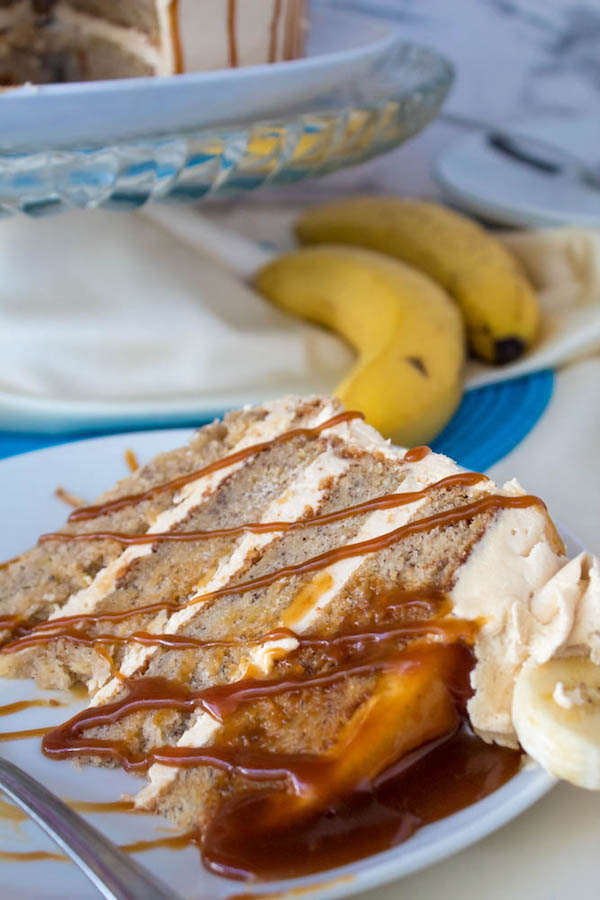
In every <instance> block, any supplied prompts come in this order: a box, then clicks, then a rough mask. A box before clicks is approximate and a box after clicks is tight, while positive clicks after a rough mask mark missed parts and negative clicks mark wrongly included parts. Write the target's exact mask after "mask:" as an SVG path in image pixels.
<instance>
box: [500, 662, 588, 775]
mask: <svg viewBox="0 0 600 900" xmlns="http://www.w3.org/2000/svg"><path fill="white" fill-rule="evenodd" d="M512 712H513V721H514V724H515V729H516V732H517V735H518V738H519V742H520V744H521V746H522V747H523V749H524V750H526V751H527V753H529V755H530V756H532V757H533V758H534V759H535V760H537V762H539V763H541V765H542V766H543V767H544V768H545V769H547V770H548V771H549V772H550V773H551V774H552V775H555V776H556V777H557V778H564V779H565V780H566V781H571V782H573V784H577V785H579V786H580V787H585V788H590V789H592V790H600V666H597V665H595V664H594V663H593V662H592V661H591V660H590V659H587V658H585V657H581V656H572V657H564V658H562V659H552V660H550V662H547V663H544V664H543V665H539V666H525V667H524V668H523V669H522V670H521V672H520V673H519V675H518V676H517V680H516V683H515V691H514V695H513V708H512Z"/></svg>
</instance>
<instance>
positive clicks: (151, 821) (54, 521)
mask: <svg viewBox="0 0 600 900" xmlns="http://www.w3.org/2000/svg"><path fill="white" fill-rule="evenodd" d="M188 435H189V430H188V429H179V430H165V431H154V432H144V433H135V434H130V435H117V436H114V437H108V438H96V439H94V440H89V441H80V442H78V443H73V444H67V445H63V446H60V447H55V448H52V449H50V450H41V451H38V452H36V453H30V454H25V455H23V456H18V457H13V458H12V459H8V460H4V461H3V462H1V463H0V496H2V498H3V501H2V504H3V510H4V521H5V527H4V531H3V534H2V541H1V543H0V557H1V558H2V559H8V558H9V557H12V556H14V555H15V554H17V553H19V552H20V551H23V550H24V549H26V548H27V547H29V546H31V545H32V544H33V543H34V542H35V540H36V538H37V536H38V535H39V534H40V532H42V531H46V530H50V529H52V528H55V527H57V526H59V525H60V524H61V523H62V522H63V521H64V518H65V512H66V510H65V507H64V505H63V504H62V503H60V502H59V501H58V500H57V499H56V498H55V497H54V489H55V488H56V486H57V485H58V484H63V485H65V486H67V487H68V488H69V489H70V490H72V491H74V492H75V493H78V494H80V495H81V496H83V497H84V498H92V497H93V496H94V495H96V494H98V493H100V491H102V490H104V489H105V488H107V487H108V486H109V485H110V484H112V483H113V482H114V481H116V479H117V478H119V477H122V476H123V475H124V474H125V462H124V451H125V450H126V449H132V450H133V451H134V452H135V453H136V454H137V455H138V457H139V458H140V459H141V460H142V461H143V460H147V459H149V458H150V457H151V456H153V455H154V454H155V453H158V452H160V451H163V450H167V449H170V448H172V447H174V446H177V445H178V444H181V443H183V442H184V441H185V440H186V438H187V436H188ZM567 542H568V547H567V549H568V552H569V553H571V554H575V553H577V552H578V551H579V550H580V549H581V547H580V545H579V544H578V542H577V541H575V540H573V539H570V538H568V537H567ZM39 695H40V692H39V691H37V690H36V689H35V687H34V686H32V684H31V683H30V682H11V681H2V682H0V704H5V703H10V702H13V701H15V700H18V699H24V698H28V697H33V696H39ZM50 696H60V695H57V694H56V693H54V694H50ZM81 706H82V704H81V703H72V705H71V706H70V708H69V711H68V714H69V715H71V714H74V713H75V712H76V711H77V710H78V709H79V708H81ZM65 717H66V711H65V710H64V709H56V710H55V709H33V710H28V711H26V712H23V713H19V714H17V715H13V716H10V717H6V718H4V719H3V721H2V726H1V730H2V731H9V730H10V731H12V730H20V729H27V728H36V727H42V726H46V725H53V724H58V723H59V722H60V721H63V720H64V718H65ZM0 750H1V752H2V754H3V755H5V756H6V757H7V758H8V759H11V760H13V761H14V762H16V763H17V764H19V765H21V766H22V767H24V768H25V769H26V770H27V771H29V772H31V774H33V775H34V776H35V777H36V778H38V779H40V780H41V781H42V782H44V783H45V784H47V785H48V786H49V787H50V788H51V789H52V790H53V791H55V792H56V793H57V794H58V795H60V796H62V797H65V798H68V799H74V800H86V801H99V800H101V801H106V800H112V799H117V798H118V797H119V795H120V794H122V793H127V792H136V791H137V790H138V788H139V785H140V781H139V779H137V778H136V777H134V776H129V775H126V774H124V773H122V772H118V771H113V770H108V769H87V768H85V769H80V770H78V769H77V768H75V767H74V766H73V765H72V764H71V763H69V762H62V763H57V762H51V761H49V760H47V759H45V758H44V757H43V756H42V754H41V752H40V747H39V740H38V739H32V740H27V741H15V742H6V743H3V744H2V745H1V746H0ZM553 784H554V780H553V779H552V778H551V777H550V776H549V775H548V774H546V773H545V772H544V771H542V770H541V769H540V768H538V767H537V766H535V765H532V766H530V767H525V768H524V769H523V770H522V771H521V772H520V773H519V774H518V775H516V776H515V777H514V778H513V779H512V780H511V781H510V782H508V783H507V784H506V785H504V787H502V788H501V789H500V790H498V791H496V792H495V793H494V794H491V795H490V796H489V797H486V798H485V799H484V800H482V801H480V802H479V803H476V804H474V805H473V806H470V807H468V808H467V809H465V810H463V811H462V812H459V813H457V814H455V815H453V816H450V817H448V818H447V819H444V820H442V821H440V822H436V823H435V824H433V825H430V826H427V827H426V828H423V829H421V830H420V831H419V832H417V834H416V835H415V836H414V837H413V838H411V839H410V840H409V841H407V842H406V843H405V844H403V845H401V846H399V847H397V848H394V849H392V850H388V851H386V852H385V853H380V854H377V855H375V856H372V857H370V858H368V859H364V860H361V861H359V862H357V863H354V864H352V865H349V866H345V867H343V868H341V869H337V870H335V871H330V872H327V873H321V874H318V875H315V876H311V877H309V878H303V879H296V880H294V881H288V882H285V883H283V882H277V883H272V884H269V885H268V887H267V888H266V889H267V891H269V892H271V891H273V892H277V891H284V892H285V890H287V889H298V888H303V889H308V890H310V897H311V898H314V900H333V898H336V897H345V896H349V895H350V894H353V893H357V892H359V891H361V890H366V889H367V888H371V887H374V886H377V885H381V884H385V883H387V882H390V881H393V880H394V879H397V878H400V877H402V876H404V875H407V874H408V873H410V872H415V871H417V870H418V869H422V868H424V867H426V866H429V865H431V864H432V863H433V862H436V861H438V860H440V859H443V858H444V857H446V856H449V855H450V854H452V853H455V852H456V851H458V850H460V849H462V848H464V847H467V846H468V845H470V844H472V843H474V842H475V841H478V840H479V839H480V838H482V837H484V836H485V835H487V834H490V833H491V832H493V831H495V830H496V829H498V828H500V826H502V825H504V824H506V823H507V822H509V821H510V820H511V819H513V818H514V817H515V816H517V815H519V813H521V812H522V811H523V810H525V809H526V808H527V807H529V806H531V804H533V803H534V802H535V801H536V800H537V799H538V798H539V797H541V796H542V795H543V794H545V793H546V792H547V791H549V790H550V788H551V787H552V786H553ZM90 819H91V820H92V821H93V822H94V824H95V825H97V826H98V827H99V828H101V829H102V830H103V831H105V832H106V833H107V834H108V835H109V836H110V837H111V838H112V839H113V840H114V841H116V842H118V843H128V842H132V841H137V840H141V839H153V838H160V837H164V836H165V835H164V832H161V828H163V829H164V828H168V826H167V824H166V823H165V822H164V821H161V820H159V819H157V818H156V817H154V816H139V815H138V816H132V815H123V814H118V815H115V814H111V815H106V814H103V815H98V814H95V815H92V816H90ZM53 849H54V848H53V845H52V844H51V842H50V841H48V840H47V839H46V838H45V837H43V836H42V834H41V833H40V831H39V830H38V829H37V828H36V827H35V826H34V825H33V824H31V823H29V822H26V823H23V824H21V825H19V826H18V827H17V826H15V825H14V824H13V823H10V822H8V821H6V820H4V819H1V818H0V850H10V851H17V852H29V851H32V850H49V851H52V850H53ZM139 859H140V860H141V861H142V862H143V863H144V864H145V865H147V866H148V867H149V868H150V869H152V870H153V871H154V872H156V873H157V874H159V875H160V877H161V878H162V879H163V880H164V881H165V882H166V883H167V884H170V885H171V886H172V887H173V890H174V891H177V892H178V893H179V894H180V895H181V896H182V897H185V898H190V900H191V898H196V900H224V898H226V897H228V896H231V895H232V894H239V893H240V892H242V893H243V892H244V887H243V886H241V885H240V884H239V883H234V882H230V881H226V880H223V879H219V878H217V877H215V876H212V875H209V874H208V873H207V872H206V871H205V870H204V869H203V868H202V865H201V863H200V858H199V854H198V853H197V851H195V850H193V849H187V850H184V851H173V850H164V849H160V850H153V851H151V852H147V853H144V854H143V855H141V856H140V857H139ZM41 885H43V888H42V887H40V886H41ZM248 890H250V891H252V890H254V891H257V892H260V890H261V886H260V885H258V886H255V887H254V888H249V889H248ZM262 890H263V891H264V890H265V887H264V886H262ZM303 892H304V891H302V893H303ZM298 893H299V892H298ZM0 896H1V897H2V900H17V898H18V900H34V898H35V900H39V898H44V900H64V898H65V897H77V898H78V900H87V898H89V900H93V898H95V897H97V894H96V893H95V891H94V889H93V888H92V887H91V886H90V885H89V884H88V883H87V882H86V880H85V879H84V877H83V876H82V875H81V874H80V873H79V872H78V871H77V869H76V868H75V867H74V866H72V865H70V864H67V863H65V862H52V861H51V862H48V861H43V862H28V863H26V864H24V863H23V862H18V863H13V862H2V861H0ZM292 896H297V894H293V895H292Z"/></svg>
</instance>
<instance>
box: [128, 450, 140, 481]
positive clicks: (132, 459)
mask: <svg viewBox="0 0 600 900" xmlns="http://www.w3.org/2000/svg"><path fill="white" fill-rule="evenodd" d="M125 465H126V466H127V468H128V469H129V471H130V472H131V474H132V475H133V474H134V473H135V472H137V471H138V469H139V467H140V464H139V461H138V458H137V456H136V455H135V453H134V452H133V450H131V449H127V450H126V451H125Z"/></svg>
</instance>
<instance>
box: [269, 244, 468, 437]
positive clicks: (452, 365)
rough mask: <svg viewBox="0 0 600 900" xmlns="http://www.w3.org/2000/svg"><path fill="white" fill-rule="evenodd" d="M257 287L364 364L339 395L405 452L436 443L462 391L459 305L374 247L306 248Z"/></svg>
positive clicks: (282, 262) (276, 267)
mask: <svg viewBox="0 0 600 900" xmlns="http://www.w3.org/2000/svg"><path fill="white" fill-rule="evenodd" d="M255 284H256V287H257V288H258V290H259V291H261V292H262V293H263V294H264V295H265V296H266V297H267V298H268V299H269V300H271V301H272V302H273V303H275V304H276V305H277V306H279V307H281V308H282V309H283V310H286V311H287V312H289V313H292V314H294V315H297V316H301V317H303V318H305V319H309V320H311V321H313V322H316V323H317V324H320V325H324V326H326V327H328V328H331V329H333V330H334V331H336V332H338V334H340V335H341V336H342V337H344V338H345V339H346V340H347V341H348V342H349V343H350V344H351V345H352V346H353V347H354V348H355V349H356V351H357V353H358V360H357V362H356V364H355V366H354V367H353V369H352V371H351V372H350V373H349V374H348V376H347V378H346V379H345V380H344V382H343V383H342V384H341V385H340V386H339V387H338V389H337V391H336V394H337V395H338V396H339V397H340V398H341V399H342V400H343V401H344V403H345V404H346V406H347V408H350V409H360V410H362V411H363V412H364V413H365V414H366V417H367V420H368V421H369V422H370V424H371V425H374V426H375V428H377V429H378V430H379V431H381V432H382V433H383V434H384V435H386V436H387V437H391V438H392V439H393V440H394V441H396V442H397V443H400V444H403V445H409V446H410V445H414V444H421V443H425V442H427V441H429V440H430V439H431V438H433V437H434V436H435V435H436V434H437V433H438V432H439V431H440V430H441V429H442V428H443V426H444V425H445V424H446V422H447V421H448V419H449V418H450V417H451V416H452V414H453V413H454V411H455V409H456V407H457V405H458V403H459V400H460V397H461V393H462V370H463V364H464V357H465V347H464V329H463V323H462V318H461V315H460V313H459V310H458V307H457V306H456V304H455V303H453V302H452V300H451V299H450V298H449V297H448V295H447V294H446V293H445V291H444V290H442V288H440V287H439V286H438V285H436V284H435V282H433V281H432V280H431V279H430V278H428V277H427V276H425V275H422V274H421V273H420V272H418V271H417V270H416V269H413V268H411V267H410V266H407V265H405V264H403V263H401V262H399V261H398V260H395V259H391V258H389V257H386V256H383V255H382V254H379V253H374V252H372V251H369V250H361V249H359V248H356V247H347V246H322V247H309V248H305V249H302V250H298V251H296V252H293V253H289V254H287V255H286V256H282V257H281V258H279V259H276V260H275V261H274V262H272V263H270V264H269V265H267V266H265V268H263V269H262V270H261V271H259V272H258V274H257V275H256V279H255Z"/></svg>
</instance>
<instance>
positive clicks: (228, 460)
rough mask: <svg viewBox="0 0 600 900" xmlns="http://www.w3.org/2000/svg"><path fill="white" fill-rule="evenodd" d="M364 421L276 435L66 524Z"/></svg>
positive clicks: (76, 513) (338, 419)
mask: <svg viewBox="0 0 600 900" xmlns="http://www.w3.org/2000/svg"><path fill="white" fill-rule="evenodd" d="M364 418H365V416H364V413H361V412H356V411H352V410H349V411H348V412H341V413H338V415H336V416H333V417H332V418H331V419H327V421H325V422H321V424H320V425H315V426H314V427H312V428H294V429H292V430H291V431H284V432H283V433H282V434H278V435H276V436H275V437H274V438H272V439H271V440H269V441H261V442H260V443H258V444H250V445H249V446H248V447H244V448H243V449H242V450H238V451H237V452H235V453H230V454H229V455H228V456H223V457H221V458H220V459H217V460H216V461H215V462H213V463H209V465H207V466H204V467H203V468H201V469H197V470H196V471H194V472H190V473H188V474H187V475H180V476H179V477H178V478H173V479H172V480H171V481H164V482H162V483H161V484H157V485H155V486H154V487H152V488H149V489H148V490H147V491H141V492H140V493H138V494H128V495H127V496H125V497H118V498H117V499H116V500H109V501H107V502H106V503H98V504H95V505H93V506H82V507H79V508H78V509H75V510H73V512H72V513H71V515H70V516H69V518H68V521H69V522H81V521H87V520H88V519H95V518H97V517H98V516H103V515H106V514H107V513H111V512H116V511H117V510H119V509H124V508H125V507H126V506H131V505H133V504H135V503H141V502H142V501H143V500H150V499H151V498H152V497H155V496H156V495H157V494H161V493H163V492H164V491H177V490H179V489H180V488H182V487H185V485H186V484H190V482H192V481H196V480H197V479H199V478H202V477H204V476H205V475H210V474H212V473H213V472H218V471H219V470H220V469H226V468H228V467H229V466H231V465H234V464H235V463H237V462H243V461H244V460H246V459H248V458H249V457H250V456H254V455H255V454H257V453H262V452H263V450H271V449H273V447H276V446H278V445H280V444H287V443H289V442H290V441H293V440H295V439H296V438H299V437H304V438H309V439H310V438H316V437H319V435H320V434H321V433H322V432H323V431H326V430H327V429H328V428H333V427H335V426H336V425H339V424H341V423H342V422H351V421H352V420H353V419H364Z"/></svg>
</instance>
